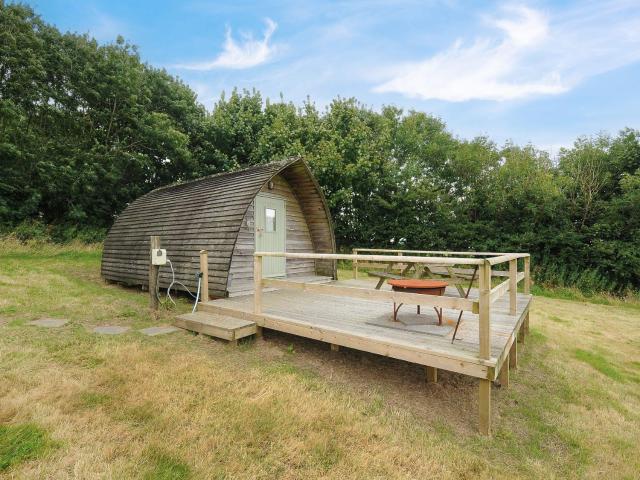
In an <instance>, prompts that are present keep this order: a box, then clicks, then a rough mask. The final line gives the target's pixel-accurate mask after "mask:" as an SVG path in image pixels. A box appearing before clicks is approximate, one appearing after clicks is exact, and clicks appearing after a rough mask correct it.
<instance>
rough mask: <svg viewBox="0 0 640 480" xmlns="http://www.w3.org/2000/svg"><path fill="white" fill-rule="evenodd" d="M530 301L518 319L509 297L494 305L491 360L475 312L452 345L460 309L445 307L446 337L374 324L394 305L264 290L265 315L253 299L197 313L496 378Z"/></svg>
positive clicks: (406, 310) (520, 305)
mask: <svg viewBox="0 0 640 480" xmlns="http://www.w3.org/2000/svg"><path fill="white" fill-rule="evenodd" d="M357 282H358V281H355V280H354V281H341V282H334V284H335V285H339V286H357V287H361V286H362V285H358V284H357ZM446 296H450V297H452V298H459V295H458V292H457V291H456V289H455V288H452V287H448V289H447V292H446ZM469 298H470V299H477V298H478V290H477V289H472V290H471V293H470V295H469ZM531 299H532V296H531V295H525V294H521V293H518V294H517V309H516V314H515V315H510V314H509V298H508V295H505V296H503V297H502V298H500V299H499V300H497V301H496V302H495V303H494V304H493V305H492V308H491V318H490V324H491V337H490V338H491V355H490V358H489V359H481V358H479V320H478V315H476V314H472V313H470V312H464V313H463V317H462V322H461V324H460V328H459V330H458V333H457V335H456V340H455V342H454V343H453V344H452V343H451V338H452V336H453V326H455V322H456V320H457V318H458V314H459V311H458V310H453V309H446V308H445V309H444V318H445V322H444V323H445V325H447V324H448V325H450V326H451V328H448V329H447V333H446V334H444V335H442V333H438V334H432V333H423V332H417V331H411V330H407V329H402V328H389V326H379V325H372V324H371V323H372V322H373V323H386V322H387V320H390V319H391V316H392V302H390V301H384V300H377V299H376V300H369V299H359V298H345V297H344V296H332V295H325V294H320V293H315V292H309V291H300V290H294V289H276V290H274V289H270V290H269V291H267V290H266V289H265V290H263V293H262V305H263V307H262V313H260V314H255V313H253V305H254V303H253V302H254V300H253V295H246V296H242V297H235V298H225V299H219V300H213V301H209V302H204V303H201V304H200V305H199V308H198V310H199V311H206V312H211V313H218V314H225V315H229V316H234V317H237V318H243V319H246V320H251V321H255V322H256V324H257V325H258V326H260V327H265V328H269V329H273V330H278V331H282V332H286V333H290V334H294V335H299V336H302V337H307V338H313V339H316V340H321V341H325V342H328V343H330V344H332V345H339V346H344V347H349V348H354V349H357V350H362V351H367V352H371V353H376V354H380V355H385V356H389V357H393V358H398V359H401V360H406V361H410V362H414V363H418V364H422V365H426V366H428V367H434V368H440V369H444V370H449V371H453V372H458V373H463V374H466V375H470V376H474V377H477V378H481V379H487V380H496V378H497V377H498V372H499V371H500V369H501V367H502V364H503V362H504V361H505V359H506V358H507V357H508V354H509V351H510V349H511V348H512V345H513V343H514V342H515V341H516V339H517V336H518V334H519V331H520V330H521V328H522V326H523V323H524V321H525V319H526V318H527V316H528V311H529V306H530V303H531ZM416 317H417V315H416V312H415V306H412V305H405V306H404V307H402V310H401V311H400V314H399V319H400V320H403V319H405V320H411V321H415V320H416ZM421 317H426V318H427V319H429V320H430V321H431V323H435V319H436V313H435V311H434V310H433V309H432V308H427V307H423V309H422V313H421ZM388 323H389V324H391V322H388ZM408 323H411V322H410V321H409V322H408ZM391 325H393V324H391ZM440 328H443V327H440Z"/></svg>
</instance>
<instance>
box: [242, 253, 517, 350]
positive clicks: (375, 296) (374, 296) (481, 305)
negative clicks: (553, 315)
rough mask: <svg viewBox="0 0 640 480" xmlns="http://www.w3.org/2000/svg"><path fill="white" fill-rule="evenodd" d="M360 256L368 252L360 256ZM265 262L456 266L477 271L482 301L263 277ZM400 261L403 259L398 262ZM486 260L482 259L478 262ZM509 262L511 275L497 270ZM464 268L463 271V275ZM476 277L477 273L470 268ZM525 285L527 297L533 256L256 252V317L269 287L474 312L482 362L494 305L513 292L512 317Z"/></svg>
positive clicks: (511, 297)
mask: <svg viewBox="0 0 640 480" xmlns="http://www.w3.org/2000/svg"><path fill="white" fill-rule="evenodd" d="M381 251H382V252H385V253H392V254H393V255H389V254H383V255H372V254H369V253H374V252H381ZM359 252H368V253H367V254H364V255H362V254H360V253H359ZM264 257H284V258H291V259H311V260H347V261H351V262H352V263H353V264H354V269H356V270H355V271H356V272H357V268H358V262H363V263H366V264H372V263H375V262H377V263H383V264H387V265H389V264H390V263H391V265H393V264H394V263H404V264H407V263H413V264H423V265H445V266H447V267H450V268H451V269H452V271H456V270H455V269H454V267H456V266H458V267H459V266H467V267H473V269H475V268H477V269H478V271H477V278H478V291H479V297H478V299H469V298H462V297H461V298H457V297H449V296H431V295H420V294H417V293H403V292H395V291H388V290H374V289H370V288H358V287H345V286H337V285H327V284H316V283H301V282H293V281H290V280H284V279H277V278H263V276H262V271H263V269H262V264H263V259H264ZM398 257H401V258H398ZM479 257H481V258H479ZM519 259H523V262H522V263H523V271H522V272H518V260H519ZM503 263H508V266H509V269H508V271H503V270H494V267H495V266H497V265H500V264H503ZM464 270H465V269H458V270H457V271H458V272H461V271H464ZM466 271H468V272H471V271H473V270H470V269H466ZM493 276H495V277H507V279H506V280H505V281H503V282H502V283H500V284H498V285H497V286H495V287H493V286H492V277H493ZM521 281H524V287H523V292H524V293H525V294H529V289H530V256H529V254H528V253H491V252H441V251H423V250H378V249H354V253H353V254H326V253H286V252H256V253H255V254H254V313H256V314H261V313H262V310H263V308H262V289H263V288H264V287H276V288H289V289H296V290H302V291H308V292H315V293H321V294H326V295H334V296H343V297H351V298H360V299H367V300H391V301H394V302H397V303H410V304H413V305H426V306H433V307H442V308H451V309H456V310H464V311H470V312H472V313H475V314H478V315H479V339H480V341H479V351H478V356H479V358H480V359H486V360H489V359H490V358H491V305H492V304H493V303H495V302H496V301H497V300H498V299H500V298H502V297H503V296H504V295H505V294H506V293H507V292H509V313H510V314H511V315H515V314H516V312H517V288H518V283H519V282H521Z"/></svg>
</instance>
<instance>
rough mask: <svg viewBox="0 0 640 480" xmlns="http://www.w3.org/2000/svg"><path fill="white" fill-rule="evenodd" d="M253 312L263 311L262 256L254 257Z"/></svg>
mask: <svg viewBox="0 0 640 480" xmlns="http://www.w3.org/2000/svg"><path fill="white" fill-rule="evenodd" d="M253 313H255V314H260V313H262V256H260V255H255V256H254V257H253Z"/></svg>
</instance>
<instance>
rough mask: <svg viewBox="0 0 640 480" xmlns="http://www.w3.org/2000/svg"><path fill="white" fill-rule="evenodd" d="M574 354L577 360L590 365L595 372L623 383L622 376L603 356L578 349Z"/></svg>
mask: <svg viewBox="0 0 640 480" xmlns="http://www.w3.org/2000/svg"><path fill="white" fill-rule="evenodd" d="M574 354H575V357H576V358H577V359H578V360H580V361H582V362H585V363H586V364H588V365H591V366H592V367H593V368H595V369H596V370H597V371H599V372H600V373H602V374H603V375H605V376H607V377H609V378H610V379H612V380H615V381H616V382H622V381H624V375H623V374H622V373H621V372H620V370H618V369H617V368H616V367H615V366H614V365H613V364H612V363H611V362H610V361H609V360H607V358H605V357H604V356H603V355H600V354H599V353H596V352H590V351H586V350H582V349H580V348H578V349H576V350H575V352H574Z"/></svg>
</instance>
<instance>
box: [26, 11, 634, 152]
mask: <svg viewBox="0 0 640 480" xmlns="http://www.w3.org/2000/svg"><path fill="white" fill-rule="evenodd" d="M26 3H28V4H30V5H31V6H32V7H33V8H34V9H35V10H36V11H37V12H38V13H39V14H40V15H42V17H43V18H44V20H45V21H47V22H49V23H52V24H54V25H56V26H57V27H58V28H59V29H61V30H63V31H72V32H78V33H88V34H90V35H92V36H94V37H95V38H97V39H98V40H99V41H100V42H103V43H108V42H113V41H115V39H116V37H117V36H118V35H122V36H123V37H124V38H125V39H127V40H128V41H129V42H130V43H133V44H135V45H137V46H138V47H139V52H140V56H141V58H142V60H143V61H145V62H148V63H149V64H151V65H153V66H156V67H161V68H165V69H166V70H167V71H168V72H170V73H171V74H173V75H176V76H178V77H180V78H181V79H182V80H184V81H185V82H186V83H187V84H188V85H190V86H191V88H193V90H194V91H195V92H196V93H197V94H198V99H199V101H200V102H201V103H203V104H204V105H205V107H207V108H208V109H211V108H212V107H213V105H214V102H215V101H216V100H217V99H218V98H219V97H220V94H221V93H222V92H223V91H226V92H230V91H231V90H232V89H233V88H234V87H237V88H239V89H244V88H246V89H252V88H256V89H258V90H259V91H260V92H261V93H262V94H263V96H264V97H268V98H270V99H272V100H278V99H279V98H280V96H281V95H282V96H283V97H284V99H285V100H286V101H292V102H294V103H295V104H297V105H301V104H302V102H304V101H305V100H306V99H307V98H310V99H311V101H313V102H315V104H316V105H317V106H318V107H319V108H320V109H323V108H324V107H326V106H327V105H328V104H329V103H330V102H331V100H332V99H334V98H336V97H338V96H340V97H355V98H357V99H358V100H360V101H361V102H362V103H364V104H365V105H367V106H368V107H370V108H373V109H379V108H380V107H381V106H383V105H395V106H398V107H401V108H403V109H405V110H417V111H424V112H427V113H429V114H432V115H435V116H437V117H440V118H441V119H442V120H443V121H444V122H445V123H446V124H447V126H448V128H449V130H450V131H452V132H453V133H454V134H455V135H457V136H460V137H462V138H472V137H475V136H477V135H486V136H488V137H490V138H491V139H492V140H494V141H496V142H497V143H498V144H499V145H502V144H504V143H505V142H507V141H513V142H515V143H518V144H526V143H533V144H534V145H536V146H537V147H539V148H542V149H545V150H547V151H549V152H550V153H551V155H552V156H555V155H557V153H558V150H559V149H560V148H561V147H563V146H565V147H567V146H571V144H572V143H573V141H574V140H575V139H576V138H577V137H578V136H580V135H596V134H598V133H600V132H608V133H611V134H614V135H615V134H617V133H618V131H619V130H620V129H622V128H624V127H632V128H640V89H639V88H638V87H639V86H640V0H635V1H630V0H601V1H588V0H583V1H580V0H575V1H568V0H567V1H560V0H557V1H551V0H547V1H534V0H531V1H522V2H488V1H480V0H476V1H471V0H469V1H457V0H440V1H437V0H423V1H409V0H407V1H397V2H393V1H382V0H354V1H341V2H324V1H309V2H293V1H287V0H284V1H278V2H275V1H268V0H267V1H260V2H247V1H244V0H236V1H203V0H185V1H160V0H138V1H116V0H111V1H106V0H105V1H102V0H85V1H71V0H27V1H26Z"/></svg>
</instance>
